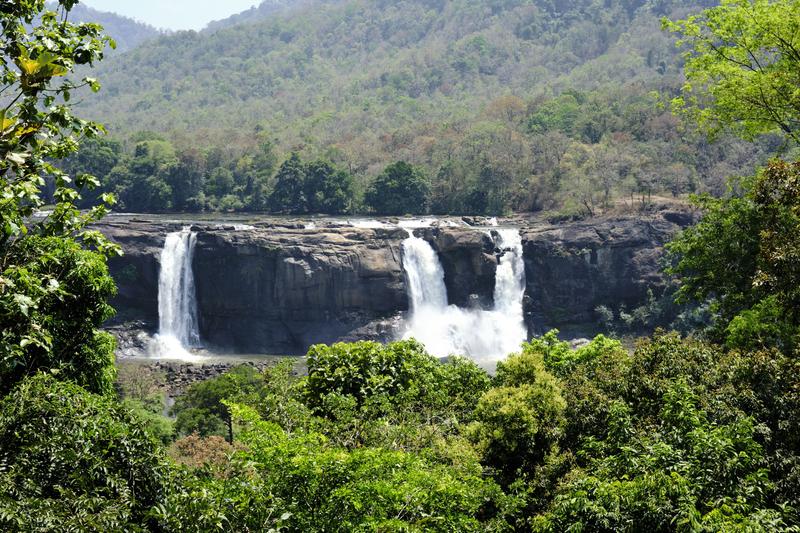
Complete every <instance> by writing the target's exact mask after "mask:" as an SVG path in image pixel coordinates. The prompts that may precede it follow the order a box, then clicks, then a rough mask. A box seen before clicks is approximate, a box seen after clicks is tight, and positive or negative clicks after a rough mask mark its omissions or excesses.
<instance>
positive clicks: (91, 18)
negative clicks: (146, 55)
mask: <svg viewBox="0 0 800 533" xmlns="http://www.w3.org/2000/svg"><path fill="white" fill-rule="evenodd" d="M70 19H71V20H73V21H75V22H96V23H98V24H101V25H102V26H103V28H104V29H105V31H106V33H107V34H108V35H110V36H111V37H113V38H114V40H115V41H116V43H117V50H118V51H122V52H124V51H127V50H130V49H131V48H135V47H137V46H139V45H140V44H142V43H144V42H145V41H148V40H150V39H153V38H154V37H158V36H159V35H162V34H163V32H161V31H159V30H157V29H156V28H154V27H152V26H149V25H147V24H144V23H142V22H138V21H136V20H133V19H130V18H128V17H123V16H121V15H117V14H116V13H107V12H105V11H98V10H96V9H92V8H90V7H86V6H84V5H81V4H78V5H77V6H75V7H74V8H73V9H72V11H71V12H70Z"/></svg>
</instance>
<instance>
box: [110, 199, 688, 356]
mask: <svg viewBox="0 0 800 533" xmlns="http://www.w3.org/2000/svg"><path fill="white" fill-rule="evenodd" d="M691 220H692V217H691V216H689V215H686V214H685V213H680V212H676V213H657V214H654V215H650V216H637V217H624V218H605V219H598V220H592V221H585V222H577V223H565V224H549V223H546V222H542V221H536V220H533V221H529V220H515V221H513V223H514V224H515V225H517V226H519V227H520V229H521V233H522V237H523V246H524V254H525V267H526V275H527V294H526V300H525V302H526V304H525V306H526V317H527V320H528V323H529V326H530V328H531V331H533V332H536V333H538V332H541V331H543V330H545V329H547V328H550V327H567V328H568V327H570V326H573V325H576V324H582V325H584V326H585V325H586V323H591V322H592V321H593V320H594V309H595V308H596V307H597V306H598V305H611V306H619V305H620V304H625V305H626V306H630V307H633V306H636V305H639V304H640V303H641V302H643V301H644V299H645V298H646V296H647V291H648V289H652V290H654V291H655V292H658V291H660V290H661V289H662V288H663V286H664V283H665V280H664V278H663V276H662V275H661V274H660V265H659V260H660V257H661V255H662V249H663V244H664V243H665V242H666V241H667V240H669V238H670V237H671V236H672V235H674V234H675V232H677V231H678V230H679V229H680V227H681V226H682V225H686V224H687V223H689V222H691ZM509 223H511V222H509ZM183 225H186V224H178V223H171V222H158V221H154V220H145V219H137V218H125V219H112V220H111V221H110V222H106V223H104V224H102V225H100V227H99V229H100V230H101V231H103V232H104V233H105V234H106V235H108V236H109V237H110V238H111V239H112V240H114V241H116V242H118V243H119V244H120V245H121V246H122V248H123V250H124V251H125V256H124V257H122V258H119V259H114V260H113V261H112V262H111V270H112V274H113V275H114V277H115V279H116V280H117V283H118V286H119V295H118V297H117V299H116V300H115V302H114V304H115V306H116V307H117V309H118V310H119V315H118V319H117V323H118V324H120V323H127V324H131V323H134V324H135V325H136V326H135V327H136V328H138V329H145V330H149V331H150V332H155V330H156V329H157V325H158V271H159V258H160V253H161V248H162V246H163V243H164V239H165V236H166V234H167V233H168V232H170V231H177V230H179V229H180V228H181V227H182V226H183ZM305 227H306V226H305V225H304V224H302V223H291V222H287V221H285V220H280V219H264V220H262V221H261V222H257V223H255V227H246V228H245V229H242V228H240V227H235V226H226V225H216V224H194V225H192V228H193V230H194V231H196V232H197V234H198V236H197V245H196V248H195V256H194V275H195V283H196V290H197V302H198V312H199V313H198V314H199V318H200V329H201V336H202V338H203V340H204V342H205V343H207V344H208V345H209V346H210V347H213V348H216V349H219V350H223V351H230V352H235V353H239V354H246V353H273V354H287V355H288V354H297V353H303V352H305V351H306V349H307V348H308V346H310V345H312V344H315V343H329V342H334V341H337V340H356V339H363V338H370V339H378V340H390V339H391V338H393V337H395V336H396V335H398V334H399V333H400V329H401V326H402V316H403V314H404V313H406V312H407V310H408V296H407V294H406V286H405V276H404V272H403V264H402V243H403V240H404V239H405V238H406V237H407V232H406V230H403V229H400V228H395V227H383V228H356V227H351V226H349V225H346V224H342V223H341V222H336V221H328V222H319V221H318V222H317V223H316V224H315V225H314V226H313V227H314V229H305ZM415 231H416V234H417V235H419V236H422V237H423V238H425V239H426V240H428V241H429V242H430V243H431V245H432V246H433V248H434V249H435V250H436V251H437V253H438V254H439V258H440V261H441V263H442V266H443V268H444V270H445V282H446V285H447V290H448V297H449V300H450V302H451V304H455V305H458V306H461V307H473V306H480V307H483V308H489V307H491V305H492V298H493V290H494V278H495V272H496V270H497V264H498V253H499V251H498V250H495V245H494V239H493V237H492V234H491V228H468V227H465V226H464V227H444V226H443V227H433V228H424V229H418V230H415Z"/></svg>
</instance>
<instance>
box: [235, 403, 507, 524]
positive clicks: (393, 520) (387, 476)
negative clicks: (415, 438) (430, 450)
mask: <svg viewBox="0 0 800 533" xmlns="http://www.w3.org/2000/svg"><path fill="white" fill-rule="evenodd" d="M236 411H237V416H238V417H240V418H241V423H243V424H244V425H245V427H246V428H247V429H246V430H245V431H243V433H242V440H243V442H244V443H245V444H246V445H247V447H248V451H246V452H243V455H242V457H243V458H246V459H247V460H248V461H249V462H250V464H251V465H253V466H254V467H255V469H256V473H257V475H258V476H259V477H261V479H263V480H264V481H265V482H266V484H267V485H268V486H269V487H271V490H272V494H273V495H274V496H275V497H276V498H277V499H278V501H279V502H281V505H279V508H281V509H282V510H284V511H285V512H286V514H285V515H284V516H287V518H286V519H285V527H286V529H287V530H290V531H309V530H321V531H375V530H381V531H486V530H487V529H491V528H490V526H489V524H490V523H493V522H494V520H493V517H491V516H490V517H487V520H486V521H485V522H482V521H481V520H480V519H478V518H477V517H478V516H481V515H483V514H484V513H483V512H482V510H483V509H485V508H487V506H489V505H490V504H491V503H492V502H493V501H494V502H498V500H499V498H500V492H499V490H498V488H497V486H496V485H494V484H493V483H492V482H491V481H487V480H485V479H483V477H482V475H481V469H480V466H479V465H478V464H477V463H475V462H472V463H469V462H468V463H467V464H466V465H465V466H462V467H460V468H457V469H456V468H452V467H450V468H448V467H446V466H442V465H436V464H431V463H428V462H427V461H425V460H424V459H422V458H421V457H419V456H416V455H414V454H408V453H403V452H391V451H386V450H380V449H361V450H354V451H351V452H347V451H345V450H342V449H338V448H335V447H329V446H326V445H325V444H324V440H323V439H320V438H319V437H318V436H314V435H313V434H312V435H308V436H305V437H302V438H289V437H287V436H286V435H285V434H284V433H283V432H282V431H281V430H280V429H278V428H277V427H276V426H273V425H271V424H269V423H265V422H262V421H261V420H260V419H259V418H258V417H257V415H256V414H255V413H254V412H253V411H252V410H249V409H247V408H243V407H239V408H237V409H236ZM489 514H491V513H489Z"/></svg>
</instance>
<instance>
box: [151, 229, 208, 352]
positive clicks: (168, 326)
mask: <svg viewBox="0 0 800 533" xmlns="http://www.w3.org/2000/svg"><path fill="white" fill-rule="evenodd" d="M196 242H197V235H195V234H194V233H192V232H191V231H190V230H189V228H184V229H183V230H182V231H179V232H176V233H170V234H169V235H167V240H166V241H165V242H164V249H163V250H162V251H161V272H160V274H159V278H158V335H156V337H155V339H154V343H153V346H152V348H151V352H152V354H153V355H154V356H157V357H169V358H179V359H183V358H187V357H191V354H190V353H189V352H188V349H189V348H199V347H200V334H199V331H198V325H197V324H198V322H197V302H196V301H195V287H194V273H193V272H192V260H193V258H194V247H195V243H196Z"/></svg>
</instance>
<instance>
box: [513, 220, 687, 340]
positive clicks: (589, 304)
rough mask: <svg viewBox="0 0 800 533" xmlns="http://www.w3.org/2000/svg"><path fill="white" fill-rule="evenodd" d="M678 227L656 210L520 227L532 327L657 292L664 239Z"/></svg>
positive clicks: (569, 320) (583, 317) (581, 318)
mask: <svg viewBox="0 0 800 533" xmlns="http://www.w3.org/2000/svg"><path fill="white" fill-rule="evenodd" d="M689 220H690V219H689ZM679 229H680V226H679V225H678V224H675V223H673V222H671V221H669V220H667V219H666V218H664V217H662V216H660V215H657V216H648V217H637V218H632V217H626V218H619V219H610V220H594V221H589V222H580V223H572V224H567V225H558V226H552V225H543V226H534V227H531V228H528V229H526V230H524V231H523V234H522V235H523V246H524V252H525V271H526V276H527V286H528V289H527V297H528V304H527V306H528V309H526V311H527V313H528V316H529V317H530V319H529V321H530V322H532V325H533V326H534V332H536V333H539V332H541V331H543V330H546V329H549V328H552V327H562V326H565V325H573V324H580V323H585V322H592V321H593V320H594V319H595V317H594V309H595V308H596V307H597V306H599V305H610V306H613V307H619V306H620V305H623V304H624V305H625V306H628V307H629V308H630V307H636V306H638V305H641V304H642V303H643V302H644V301H645V300H646V298H647V291H648V290H649V289H652V290H653V291H654V293H656V294H658V293H660V292H661V291H662V290H663V288H664V286H665V281H666V280H665V278H664V275H663V274H662V273H661V264H660V261H661V258H662V256H663V245H664V244H666V243H667V242H668V241H669V240H670V239H671V238H672V236H674V235H675V234H676V233H677V232H678V231H679Z"/></svg>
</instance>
